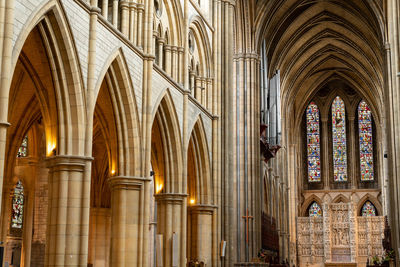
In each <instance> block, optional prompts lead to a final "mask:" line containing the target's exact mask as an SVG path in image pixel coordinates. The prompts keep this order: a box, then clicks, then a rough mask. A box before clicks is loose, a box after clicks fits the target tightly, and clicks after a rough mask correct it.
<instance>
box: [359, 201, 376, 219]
mask: <svg viewBox="0 0 400 267" xmlns="http://www.w3.org/2000/svg"><path fill="white" fill-rule="evenodd" d="M361 216H363V217H370V216H376V209H375V206H374V204H372V203H371V202H370V201H367V202H365V204H364V205H363V207H362V209H361Z"/></svg>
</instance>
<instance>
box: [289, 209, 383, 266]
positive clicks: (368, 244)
mask: <svg viewBox="0 0 400 267" xmlns="http://www.w3.org/2000/svg"><path fill="white" fill-rule="evenodd" d="M384 231H385V217H383V216H375V217H360V216H357V210H356V208H355V205H354V204H352V203H331V204H326V203H324V204H323V217H322V218H315V217H298V218H297V254H298V258H299V266H310V265H315V266H324V265H325V266H328V265H329V266H353V265H354V264H357V265H358V266H365V264H366V263H367V261H368V258H371V257H373V256H381V255H382V254H383V252H384V249H383V244H382V240H383V239H384V238H385V234H384V233H385V232H384ZM351 264H353V265H351ZM354 266H355V265H354Z"/></svg>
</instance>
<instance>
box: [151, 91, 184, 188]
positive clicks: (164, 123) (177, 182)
mask: <svg viewBox="0 0 400 267" xmlns="http://www.w3.org/2000/svg"><path fill="white" fill-rule="evenodd" d="M155 107H156V109H155V110H153V112H152V116H151V117H152V118H151V121H152V122H153V123H152V125H153V126H152V156H151V158H152V166H153V169H154V171H155V177H156V184H157V185H156V187H157V186H159V185H160V184H162V185H163V192H164V193H167V192H175V193H178V192H180V193H182V192H185V185H186V184H185V183H184V181H183V179H182V173H183V172H182V171H183V169H182V165H183V164H182V163H183V158H182V137H181V130H180V126H179V120H178V115H177V112H176V109H175V105H174V101H173V99H172V96H171V93H170V92H169V89H166V90H165V91H164V93H163V94H162V95H161V96H160V98H159V99H158V100H157V103H156V105H155ZM156 137H158V138H159V140H155V138H156ZM156 151H159V153H161V154H162V161H163V162H157V157H156V155H155V154H154V153H155V152H156ZM161 163H162V165H160V164H161ZM156 170H158V171H159V173H162V175H163V176H162V177H161V176H158V174H157V171H156Z"/></svg>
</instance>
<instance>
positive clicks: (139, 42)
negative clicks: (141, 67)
mask: <svg viewBox="0 0 400 267" xmlns="http://www.w3.org/2000/svg"><path fill="white" fill-rule="evenodd" d="M136 9H137V28H136V31H137V40H136V46H138V47H143V38H142V36H143V13H144V5H143V4H136Z"/></svg>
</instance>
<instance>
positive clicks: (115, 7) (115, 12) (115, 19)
mask: <svg viewBox="0 0 400 267" xmlns="http://www.w3.org/2000/svg"><path fill="white" fill-rule="evenodd" d="M112 11H113V16H112V24H113V25H114V27H115V28H117V29H118V0H113V7H112Z"/></svg>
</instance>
